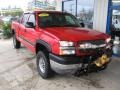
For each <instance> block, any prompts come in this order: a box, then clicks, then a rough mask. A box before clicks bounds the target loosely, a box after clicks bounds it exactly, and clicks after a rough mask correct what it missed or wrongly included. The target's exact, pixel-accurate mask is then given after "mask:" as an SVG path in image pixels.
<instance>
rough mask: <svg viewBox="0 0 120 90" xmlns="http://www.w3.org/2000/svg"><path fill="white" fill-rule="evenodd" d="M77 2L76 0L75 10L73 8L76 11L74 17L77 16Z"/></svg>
mask: <svg viewBox="0 0 120 90" xmlns="http://www.w3.org/2000/svg"><path fill="white" fill-rule="evenodd" d="M77 3H78V0H76V10H75V11H76V12H75V16H76V17H77V8H78V4H77Z"/></svg>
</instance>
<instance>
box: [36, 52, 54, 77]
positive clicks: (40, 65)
mask: <svg viewBox="0 0 120 90" xmlns="http://www.w3.org/2000/svg"><path fill="white" fill-rule="evenodd" d="M36 64H37V70H38V72H39V74H40V76H41V77H42V78H43V79H47V78H50V77H52V76H53V72H52V70H51V68H50V63H49V60H48V58H47V56H46V55H45V54H44V53H43V52H42V51H39V52H38V54H37V61H36Z"/></svg>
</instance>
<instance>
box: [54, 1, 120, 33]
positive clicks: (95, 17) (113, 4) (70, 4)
mask: <svg viewBox="0 0 120 90" xmlns="http://www.w3.org/2000/svg"><path fill="white" fill-rule="evenodd" d="M56 10H58V11H67V12H69V13H72V14H73V15H75V16H77V17H80V16H81V15H83V16H84V17H82V19H83V20H86V22H87V21H89V22H92V23H93V26H92V27H93V29H95V30H99V31H101V32H104V33H108V34H110V25H111V23H112V18H111V17H112V14H113V12H114V11H116V10H117V11H118V12H120V0H57V7H56ZM85 15H86V17H87V18H86V19H85ZM88 16H89V17H88Z"/></svg>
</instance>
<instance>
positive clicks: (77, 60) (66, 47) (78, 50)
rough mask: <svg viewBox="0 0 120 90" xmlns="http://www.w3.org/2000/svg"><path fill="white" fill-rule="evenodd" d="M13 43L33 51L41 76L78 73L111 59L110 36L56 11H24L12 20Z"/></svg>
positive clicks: (92, 69)
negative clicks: (19, 16)
mask: <svg viewBox="0 0 120 90" xmlns="http://www.w3.org/2000/svg"><path fill="white" fill-rule="evenodd" d="M11 28H12V33H13V43H14V47H15V48H16V49H19V48H20V46H21V44H23V45H24V46H25V47H27V48H28V49H29V50H31V51H32V52H33V53H35V54H36V57H37V59H36V64H37V69H38V72H39V74H40V75H41V76H42V78H49V77H51V76H53V74H54V72H57V73H72V74H75V75H77V74H80V73H81V72H82V73H83V72H84V73H89V72H92V71H94V70H95V71H99V70H103V69H105V68H106V67H107V65H108V63H109V62H110V60H111V55H112V53H111V52H112V46H111V44H110V40H111V39H110V36H108V35H107V34H104V33H101V32H98V31H96V30H90V29H85V28H82V27H81V26H80V24H79V21H78V20H77V19H76V17H75V16H73V15H71V14H69V13H66V12H58V11H34V12H29V13H24V14H23V16H22V17H21V18H20V20H19V21H18V22H17V21H16V22H15V21H14V22H12V26H11Z"/></svg>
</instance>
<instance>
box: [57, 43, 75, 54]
mask: <svg viewBox="0 0 120 90" xmlns="http://www.w3.org/2000/svg"><path fill="white" fill-rule="evenodd" d="M59 44H60V53H59V54H60V55H73V54H75V47H74V43H73V42H68V41H60V42H59Z"/></svg>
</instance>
